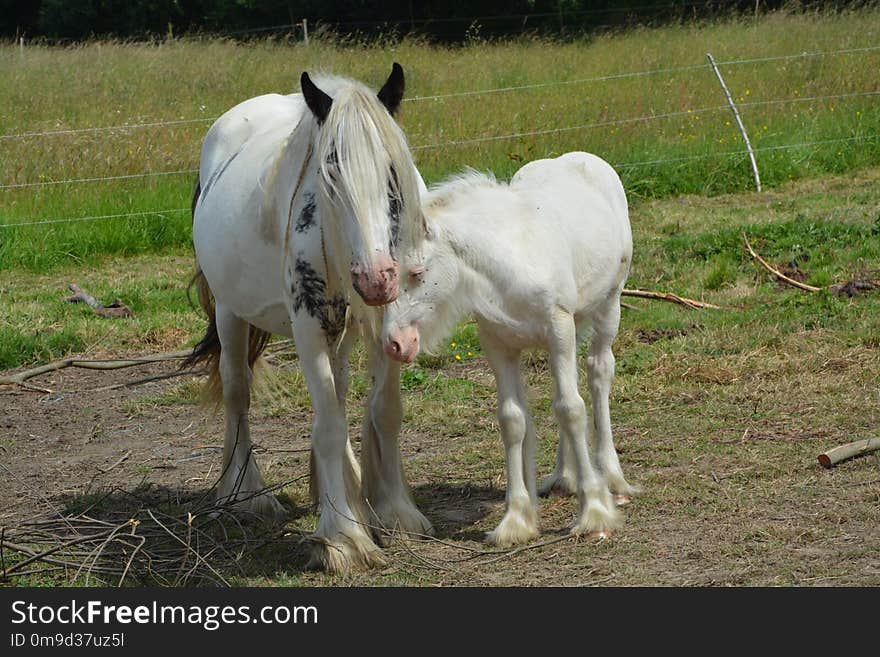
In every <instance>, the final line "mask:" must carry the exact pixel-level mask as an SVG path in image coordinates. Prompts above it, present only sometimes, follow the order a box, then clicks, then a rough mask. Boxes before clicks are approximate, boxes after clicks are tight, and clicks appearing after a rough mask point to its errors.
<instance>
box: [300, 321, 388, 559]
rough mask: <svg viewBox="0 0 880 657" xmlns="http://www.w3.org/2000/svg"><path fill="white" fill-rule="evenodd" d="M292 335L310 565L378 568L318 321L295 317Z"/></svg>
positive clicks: (341, 406)
mask: <svg viewBox="0 0 880 657" xmlns="http://www.w3.org/2000/svg"><path fill="white" fill-rule="evenodd" d="M293 335H294V340H295V341H296V350H297V353H298V354H299V362H300V367H301V368H302V372H303V375H304V376H305V379H306V385H307V386H308V389H309V396H310V397H311V400H312V408H313V409H314V412H315V419H314V421H313V423H312V454H313V459H314V471H315V479H317V486H316V488H317V499H318V504H319V508H320V516H319V518H318V525H317V527H316V529H315V533H314V535H313V538H314V541H315V545H314V551H313V554H312V562H311V565H313V566H317V567H320V568H323V569H324V570H327V571H330V572H335V573H344V572H348V571H350V570H352V569H363V568H370V567H373V566H379V565H382V564H383V563H384V559H383V558H382V553H381V550H380V549H379V547H378V546H377V545H376V544H375V543H374V542H373V540H372V538H370V533H369V531H368V527H369V525H368V521H369V515H368V513H367V510H366V507H365V505H364V501H363V497H362V496H361V491H360V487H359V485H358V483H359V482H358V481H357V477H356V476H355V473H354V471H353V470H352V468H351V467H347V466H348V448H347V445H348V423H347V422H346V419H345V404H344V399H342V400H340V397H339V395H338V394H337V388H336V383H335V379H334V375H333V359H332V357H331V352H330V350H331V346H330V345H329V344H328V341H327V337H326V334H325V333H324V331H323V330H322V329H321V328H320V326H319V323H318V321H317V320H316V319H315V318H314V317H311V316H310V315H308V314H307V313H306V312H305V311H303V312H301V313H296V315H295V317H294V321H293Z"/></svg>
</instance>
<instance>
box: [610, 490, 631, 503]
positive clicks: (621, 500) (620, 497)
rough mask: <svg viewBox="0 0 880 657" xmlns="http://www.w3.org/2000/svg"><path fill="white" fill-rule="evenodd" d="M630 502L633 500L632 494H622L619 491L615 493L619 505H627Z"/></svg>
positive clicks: (615, 499)
mask: <svg viewBox="0 0 880 657" xmlns="http://www.w3.org/2000/svg"><path fill="white" fill-rule="evenodd" d="M630 502H632V496H631V495H622V494H619V493H618V494H615V495H614V504H616V505H617V506H626V505H627V504H629V503H630Z"/></svg>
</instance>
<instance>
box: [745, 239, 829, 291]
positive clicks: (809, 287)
mask: <svg viewBox="0 0 880 657" xmlns="http://www.w3.org/2000/svg"><path fill="white" fill-rule="evenodd" d="M743 242H744V243H745V245H746V249H748V251H749V254H750V255H751V256H752V257H753V258H754V259H755V260H757V261H758V263H760V264H761V266H762V267H764V269H766V270H767V271H769V272H770V273H771V274H773V275H774V276H775V277H776V278H778V279H779V280H780V281H783V282H785V283H788V284H789V285H793V286H794V287H798V288H800V289H802V290H807V292H819V291H821V290H822V289H823V288H821V287H814V286H812V285H807V284H806V283H801V282H800V281H796V280H794V279H793V278H789V277H788V276H786V275H785V274H783V273H782V272H781V271H779V270H778V269H774V268H773V267H771V266H770V265H769V264H768V263H767V261H766V260H764V258H762V257H761V256H759V255H758V254H757V253H756V252H755V250H754V249H753V248H752V245H751V244H750V243H749V238H748V237H746V234H745V233H743Z"/></svg>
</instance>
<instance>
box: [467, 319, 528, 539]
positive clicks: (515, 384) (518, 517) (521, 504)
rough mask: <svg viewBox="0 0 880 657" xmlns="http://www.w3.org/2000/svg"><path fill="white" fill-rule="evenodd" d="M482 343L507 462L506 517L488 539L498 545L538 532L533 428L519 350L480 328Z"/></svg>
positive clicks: (490, 533)
mask: <svg viewBox="0 0 880 657" xmlns="http://www.w3.org/2000/svg"><path fill="white" fill-rule="evenodd" d="M480 343H481V344H482V346H483V350H484V351H485V353H486V356H487V358H488V359H489V364H490V365H491V366H492V371H493V372H494V373H495V382H496V385H497V388H498V423H499V424H500V425H501V437H502V439H503V440H504V457H505V462H506V465H507V492H506V500H505V501H506V507H505V512H504V517H503V518H502V519H501V522H500V523H498V526H497V527H496V528H495V529H494V530H492V531H491V532H489V533H488V534H487V535H486V539H487V540H488V541H489V542H490V543H492V544H494V545H497V546H499V547H509V546H511V545H517V544H519V543H525V542H526V541H529V540H531V539H533V538H535V537H536V536H537V535H538V505H537V498H536V495H535V450H534V428H533V427H532V426H531V424H532V423H531V418H530V417H529V412H528V408H527V407H526V405H525V396H524V395H523V391H522V384H521V382H520V372H519V356H520V352H519V351H518V350H514V349H510V348H507V347H505V346H504V345H503V344H500V343H498V342H497V341H496V340H494V339H493V338H492V336H491V335H488V332H486V331H481V332H480Z"/></svg>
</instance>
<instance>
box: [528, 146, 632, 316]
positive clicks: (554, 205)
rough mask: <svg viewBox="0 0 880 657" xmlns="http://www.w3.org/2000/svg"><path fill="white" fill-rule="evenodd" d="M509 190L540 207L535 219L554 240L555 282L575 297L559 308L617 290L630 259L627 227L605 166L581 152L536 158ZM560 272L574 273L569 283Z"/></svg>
mask: <svg viewBox="0 0 880 657" xmlns="http://www.w3.org/2000/svg"><path fill="white" fill-rule="evenodd" d="M510 188H511V190H513V191H515V192H516V193H517V194H518V195H520V196H522V197H523V198H527V199H530V200H531V201H532V202H533V203H534V205H535V206H537V205H539V204H540V206H541V208H542V209H539V210H537V211H536V217H535V220H537V221H539V222H542V223H544V222H546V223H547V225H546V229H547V231H546V232H547V233H548V238H549V239H552V240H554V241H555V243H556V244H555V248H553V252H555V254H556V256H555V258H556V261H557V262H558V264H559V269H560V271H559V272H558V273H557V275H556V276H557V277H556V278H555V279H554V280H555V283H554V284H555V285H558V287H559V289H560V291H561V292H562V291H567V292H568V294H574V295H576V297H577V299H578V300H577V301H576V302H575V301H573V297H568V299H567V301H566V303H564V304H563V305H564V306H566V307H570V308H577V307H582V308H583V307H584V306H585V305H590V303H592V302H593V301H594V300H596V299H599V298H602V297H604V296H605V295H607V294H613V293H615V292H616V291H618V290H619V289H620V288H621V286H622V283H623V281H624V280H625V278H626V276H627V274H628V272H629V265H630V262H631V260H632V231H631V228H630V224H629V212H628V208H627V201H626V193H625V191H624V188H623V184H622V183H621V181H620V178H619V176H618V175H617V172H615V170H614V168H613V167H612V166H611V165H610V164H608V163H607V162H605V160H603V159H602V158H600V157H597V156H596V155H592V154H590V153H584V152H572V153H566V154H564V155H561V156H559V157H556V158H552V159H544V160H536V161H534V162H531V163H529V164H527V165H525V166H524V167H522V168H521V169H520V170H519V171H518V172H517V173H516V175H515V176H514V177H513V178H512V179H511V181H510ZM543 208H546V210H544V209H543ZM550 249H551V247H550V245H547V250H548V251H550ZM564 272H570V273H571V276H572V277H573V278H572V279H571V280H570V285H571V287H569V285H565V284H564V283H562V281H566V279H567V278H568V277H567V276H566V275H565V273H564ZM575 290H576V292H575ZM563 296H568V295H567V294H565V295H563Z"/></svg>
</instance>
